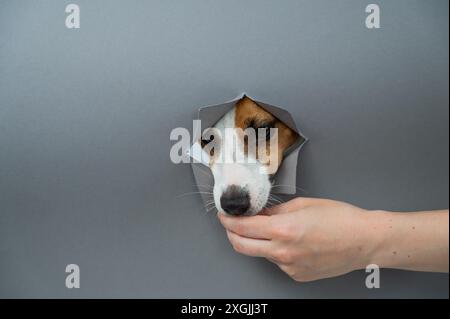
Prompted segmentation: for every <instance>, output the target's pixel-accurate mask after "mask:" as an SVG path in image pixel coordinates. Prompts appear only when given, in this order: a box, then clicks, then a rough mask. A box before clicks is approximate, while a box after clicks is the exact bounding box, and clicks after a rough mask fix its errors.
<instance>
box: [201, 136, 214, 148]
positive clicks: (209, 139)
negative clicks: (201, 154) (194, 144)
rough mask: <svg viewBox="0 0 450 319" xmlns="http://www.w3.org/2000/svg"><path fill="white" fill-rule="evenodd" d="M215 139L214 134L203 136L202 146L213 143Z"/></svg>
mask: <svg viewBox="0 0 450 319" xmlns="http://www.w3.org/2000/svg"><path fill="white" fill-rule="evenodd" d="M213 140H214V135H211V136H210V137H209V138H202V139H201V141H200V142H201V144H202V147H205V146H206V145H208V144H209V143H211V142H212V141H213Z"/></svg>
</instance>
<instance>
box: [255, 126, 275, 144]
mask: <svg viewBox="0 0 450 319" xmlns="http://www.w3.org/2000/svg"><path fill="white" fill-rule="evenodd" d="M271 128H273V127H272V126H271V125H267V126H262V127H258V129H257V130H256V138H257V139H260V138H265V139H266V141H268V140H270V137H271V135H270V129H271ZM259 129H265V131H263V130H259ZM264 133H265V135H264V136H260V134H264Z"/></svg>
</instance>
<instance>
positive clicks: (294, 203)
mask: <svg viewBox="0 0 450 319" xmlns="http://www.w3.org/2000/svg"><path fill="white" fill-rule="evenodd" d="M319 201H320V199H318V198H307V197H297V198H294V199H292V200H290V201H288V202H286V203H282V204H280V205H276V206H273V207H270V208H266V209H265V210H264V211H263V214H265V215H269V216H270V215H277V214H283V213H290V212H292V211H294V210H298V209H302V208H306V207H308V206H311V205H314V204H316V203H318V202H319Z"/></svg>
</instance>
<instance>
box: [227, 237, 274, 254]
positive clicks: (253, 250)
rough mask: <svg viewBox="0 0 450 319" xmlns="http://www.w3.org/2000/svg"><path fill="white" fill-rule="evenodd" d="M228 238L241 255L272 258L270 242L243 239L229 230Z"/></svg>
mask: <svg viewBox="0 0 450 319" xmlns="http://www.w3.org/2000/svg"><path fill="white" fill-rule="evenodd" d="M227 236H228V240H229V241H230V243H231V245H232V246H233V248H234V250H236V251H237V252H238V253H240V254H244V255H247V256H253V257H266V258H267V257H270V255H269V252H270V245H271V241H270V240H262V239H253V238H247V237H242V236H239V235H238V234H235V233H233V232H231V231H229V230H227Z"/></svg>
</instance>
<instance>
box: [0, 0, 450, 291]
mask: <svg viewBox="0 0 450 319" xmlns="http://www.w3.org/2000/svg"><path fill="white" fill-rule="evenodd" d="M73 2H74V3H77V4H79V5H80V7H81V29H79V30H68V29H66V28H65V25H64V21H65V16H66V14H65V12H64V8H65V5H66V4H67V3H69V2H67V3H66V2H64V1H41V0H39V1H5V0H1V1H0V297H4V298H10V297H20V298H22V297H32V298H34V297H45V298H46V297H62V298H78V297H191V298H194V297H225V298H228V297H232V298H241V297H251V298H260V297H261V298H262V297H274V298H278V297H287V298H311V297H342V298H346V297H362V298H377V297H387V298H390V297H401V298H406V297H447V298H448V289H449V286H448V282H449V278H448V275H445V274H427V273H413V272H407V271H394V270H382V272H381V288H380V289H372V290H369V289H366V288H365V285H364V280H365V275H366V274H365V273H364V272H363V271H357V272H353V273H351V274H348V275H345V276H342V277H339V278H333V279H326V280H321V281H317V282H312V283H296V282H293V281H291V280H290V279H289V278H288V277H287V276H286V275H285V274H283V273H282V272H280V271H279V270H278V269H277V268H276V266H274V265H273V264H271V263H269V262H267V261H265V260H262V259H256V258H249V257H245V256H241V255H238V254H237V253H235V252H234V251H233V250H232V248H231V247H230V245H229V243H228V242H227V240H226V235H225V232H224V230H223V229H222V227H221V226H220V225H219V223H218V221H217V219H216V218H215V216H214V215H211V214H209V215H208V214H206V213H205V212H204V210H203V208H202V202H201V199H200V197H198V196H197V195H190V196H184V197H180V196H178V195H180V194H183V193H186V192H192V191H196V188H195V186H193V184H194V179H193V176H192V171H191V168H190V166H189V164H185V165H174V164H173V163H171V162H170V160H169V150H170V147H171V145H172V143H171V141H170V140H169V133H170V131H171V129H172V128H174V127H178V126H183V127H187V128H190V127H191V125H192V122H191V119H192V114H193V111H194V109H196V108H197V107H200V106H203V105H210V104H217V103H221V102H223V101H226V100H229V99H231V98H234V97H235V96H236V95H238V94H239V93H241V92H243V91H245V92H247V93H248V94H249V95H250V96H255V97H257V98H258V99H260V100H261V101H265V102H267V103H270V104H273V105H277V106H280V107H283V108H285V109H287V110H289V111H290V112H291V114H292V115H293V117H294V119H295V120H296V122H297V125H298V126H299V127H300V128H301V130H302V131H303V133H304V134H305V135H306V136H308V137H309V138H310V141H309V142H308V143H307V145H306V146H305V147H304V148H303V149H302V150H301V152H300V161H299V162H300V165H299V170H298V185H299V186H300V187H302V188H304V189H305V192H302V193H301V195H304V196H323V197H329V198H334V199H340V200H344V201H349V202H352V203H354V204H356V205H360V206H362V207H366V208H369V209H375V208H380V209H388V210H400V211H408V210H421V209H438V208H447V207H448V205H449V204H448V203H449V200H448V192H449V187H448V185H449V169H448V168H449V135H448V130H449V124H448V123H449V122H448V117H449V107H448V105H449V94H448V85H449V77H448V76H449V74H448V67H449V64H448V61H449V60H448V57H449V55H448V53H449V52H448V45H449V43H448V1H446V0H442V1H438V0H435V1H413V0H397V1H377V2H376V3H378V4H379V5H380V7H381V25H382V27H381V29H379V30H368V29H366V28H365V25H364V20H365V16H366V14H365V12H364V9H365V6H366V5H367V4H369V3H370V2H368V1H360V0H354V1H253V0H252V1H234V0H233V1H206V0H205V1H192V0H190V1H178V2H173V1H93V0H89V1H84V0H83V1H82V0H76V1H75V0H74V1H73ZM69 263H76V264H78V265H79V266H80V268H81V288H80V289H72V290H69V289H67V288H65V285H64V281H65V275H66V274H65V272H64V270H65V266H66V265H67V264H69Z"/></svg>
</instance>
